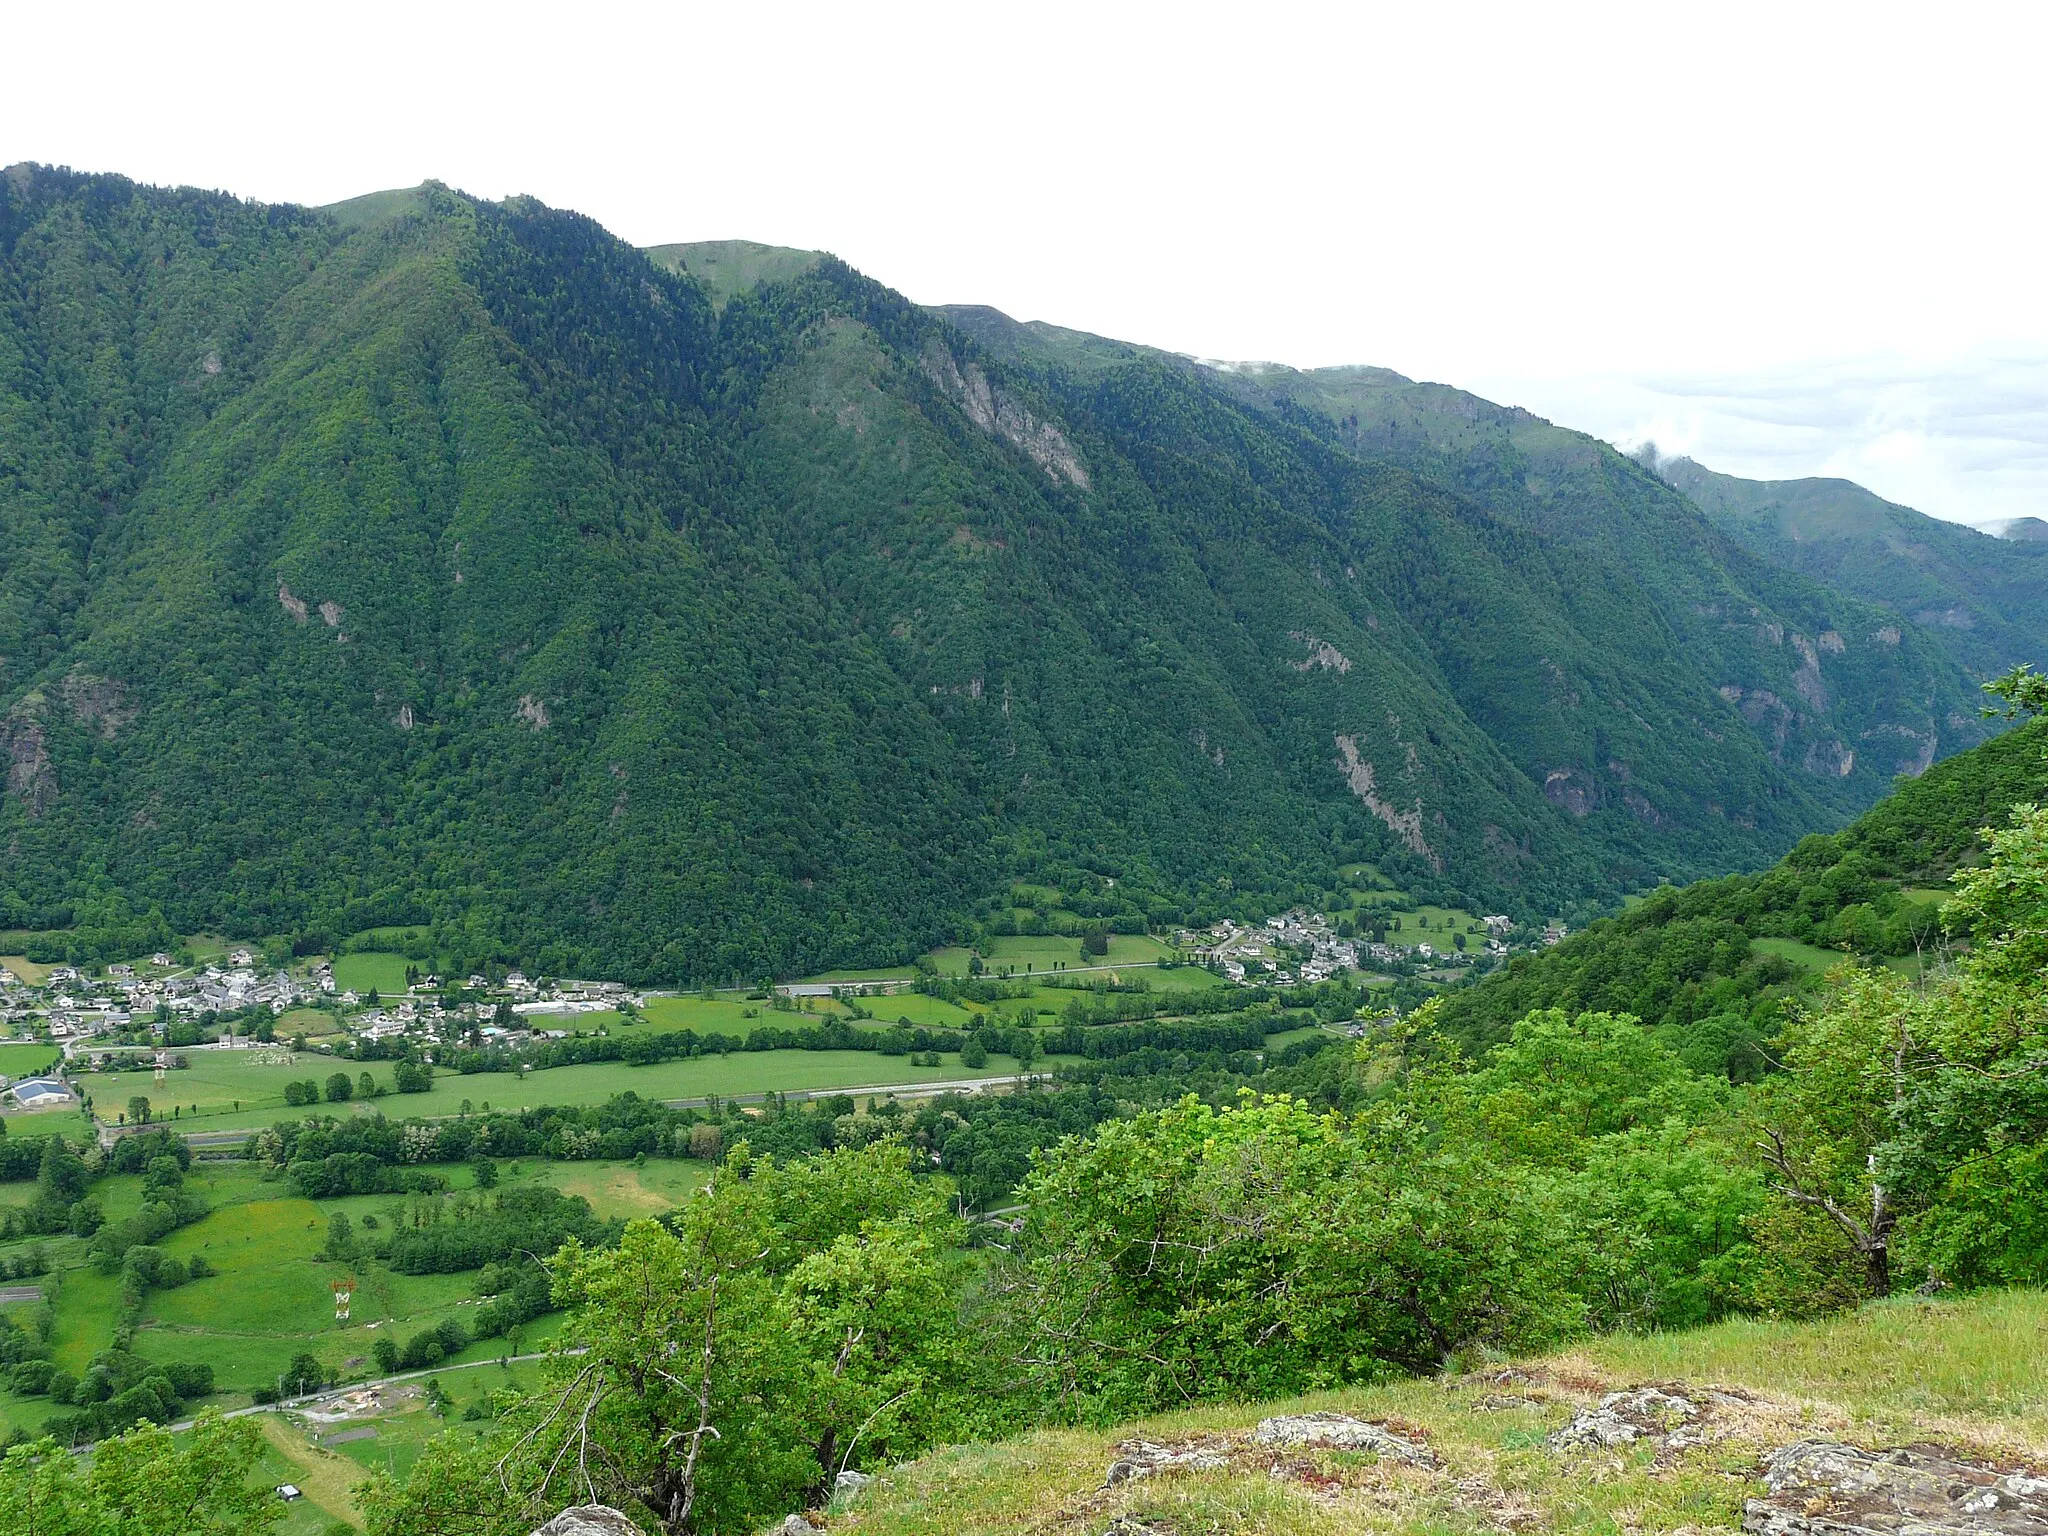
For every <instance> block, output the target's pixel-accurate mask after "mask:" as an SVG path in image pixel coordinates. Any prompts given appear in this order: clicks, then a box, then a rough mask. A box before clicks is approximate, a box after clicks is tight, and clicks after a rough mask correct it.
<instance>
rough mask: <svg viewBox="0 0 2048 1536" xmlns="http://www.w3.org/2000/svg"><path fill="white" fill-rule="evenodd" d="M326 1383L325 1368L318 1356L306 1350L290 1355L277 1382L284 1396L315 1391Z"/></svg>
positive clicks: (300, 1394) (295, 1395)
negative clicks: (289, 1359)
mask: <svg viewBox="0 0 2048 1536" xmlns="http://www.w3.org/2000/svg"><path fill="white" fill-rule="evenodd" d="M326 1383H327V1368H326V1367H325V1366H323V1365H322V1364H321V1363H320V1358H319V1356H317V1355H314V1354H312V1353H310V1352H308V1351H304V1350H302V1351H300V1352H299V1353H298V1354H296V1355H293V1356H292V1361H291V1364H290V1365H288V1366H286V1367H285V1369H284V1378H283V1380H282V1381H281V1382H280V1383H279V1385H280V1387H281V1388H282V1389H283V1392H284V1395H285V1396H286V1397H299V1396H302V1395H303V1394H305V1393H307V1392H317V1391H319V1390H320V1388H321V1387H323V1386H324V1385H326Z"/></svg>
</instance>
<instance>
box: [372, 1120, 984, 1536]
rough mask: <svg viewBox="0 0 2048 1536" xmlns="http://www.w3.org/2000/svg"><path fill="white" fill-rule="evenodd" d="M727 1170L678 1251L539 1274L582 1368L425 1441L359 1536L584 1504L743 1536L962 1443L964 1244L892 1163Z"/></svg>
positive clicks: (815, 1162)
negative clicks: (843, 1473)
mask: <svg viewBox="0 0 2048 1536" xmlns="http://www.w3.org/2000/svg"><path fill="white" fill-rule="evenodd" d="M732 1156H733V1158H734V1159H735V1161H734V1163H733V1164H732V1165H731V1167H732V1173H731V1174H730V1175H729V1176H728V1175H721V1177H720V1178H719V1179H717V1180H716V1181H714V1183H713V1185H712V1186H711V1187H710V1188H709V1189H708V1190H707V1191H706V1192H704V1193H703V1194H701V1195H699V1196H698V1197H696V1198H694V1199H692V1200H691V1201H689V1202H688V1203H687V1204H686V1205H684V1206H683V1207H682V1208H681V1209H680V1210H679V1211H678V1212H677V1213H675V1216H674V1217H673V1218H672V1220H673V1223H674V1226H675V1228H676V1230H675V1231H673V1232H672V1231H670V1230H669V1229H668V1228H667V1227H665V1226H663V1225H661V1224H659V1223H656V1222H652V1221H635V1222H632V1223H630V1224H629V1225H628V1226H627V1228H626V1231H625V1235H624V1237H623V1239H622V1240H621V1242H620V1244H619V1246H618V1247H617V1248H614V1249H603V1250H594V1249H587V1248H585V1247H583V1246H582V1245H581V1244H579V1243H570V1244H569V1245H567V1246H565V1247H564V1248H563V1249H562V1251H561V1252H560V1253H559V1254H557V1255H556V1257H555V1259H554V1263H553V1268H554V1271H555V1275H556V1282H555V1296H556V1299H557V1300H558V1301H560V1302H563V1303H565V1304H567V1305H569V1306H571V1307H572V1308H573V1309H574V1310H573V1314H572V1317H571V1319H570V1322H569V1324H568V1328H567V1332H566V1333H565V1335H564V1337H565V1341H570V1342H573V1343H574V1344H575V1345H577V1346H580V1347H581V1348H582V1349H583V1351H584V1353H582V1354H579V1355H573V1356H571V1355H564V1356H561V1357H559V1358H558V1359H557V1360H556V1362H555V1363H554V1364H553V1365H552V1366H551V1367H550V1368H549V1369H550V1372H551V1377H550V1380H549V1383H548V1385H547V1387H546V1388H545V1389H544V1390H543V1391H542V1392H540V1393H538V1394H536V1395H535V1396H534V1397H532V1398H530V1399H528V1400H527V1401H525V1402H522V1403H519V1404H517V1405H516V1406H514V1407H513V1408H511V1409H510V1410H509V1411H508V1412H507V1413H506V1414H505V1415H504V1416H503V1417H502V1418H501V1419H500V1421H499V1425H498V1427H497V1428H495V1429H494V1430H493V1431H492V1432H491V1433H490V1434H489V1435H488V1436H487V1437H486V1438H485V1440H484V1441H483V1442H482V1443H481V1444H480V1445H478V1446H477V1447H475V1448H474V1449H469V1448H465V1447H464V1446H462V1445H461V1444H460V1443H459V1442H453V1441H451V1442H443V1443H441V1444H439V1445H437V1447H436V1449H435V1451H434V1452H433V1453H430V1458H429V1461H428V1462H426V1463H424V1464H423V1465H424V1466H425V1468H426V1471H425V1475H422V1474H421V1473H415V1474H414V1476H413V1477H412V1478H411V1479H409V1480H408V1482H407V1484H406V1485H405V1487H404V1488H403V1489H402V1490H401V1489H395V1488H392V1487H390V1486H389V1485H385V1486H384V1487H382V1488H380V1489H376V1490H373V1491H372V1492H371V1494H370V1495H369V1497H368V1501H367V1507H368V1510H369V1512H370V1515H371V1529H372V1531H373V1532H376V1533H378V1536H412V1533H426V1532H434V1533H436V1536H441V1533H469V1532H486V1531H490V1532H496V1531H499V1530H505V1531H510V1530H513V1529H524V1528H525V1527H521V1526H519V1525H518V1521H519V1520H521V1519H529V1518H532V1517H536V1516H540V1515H542V1514H543V1513H544V1512H545V1511H547V1510H549V1509H550V1508H551V1507H559V1506H560V1505H561V1504H562V1503H567V1502H572V1501H576V1500H581V1499H584V1498H588V1497H592V1496H595V1497H600V1498H603V1499H606V1500H607V1501H609V1502H612V1503H614V1504H618V1505H620V1506H621V1507H625V1508H630V1509H638V1510H645V1511H647V1512H648V1513H649V1514H650V1515H651V1516H652V1517H653V1518H654V1520H655V1522H656V1523H657V1525H658V1527H659V1528H660V1529H661V1530H663V1531H666V1532H670V1533H675V1536H681V1533H684V1532H709V1531H720V1532H723V1531H744V1530H747V1529H751V1528H754V1527H756V1526H758V1525H759V1524H761V1523H762V1522H763V1521H764V1520H765V1519H766V1518H767V1517H768V1516H770V1515H772V1514H774V1513H777V1512H779V1511H782V1510H786V1509H788V1508H790V1507H791V1506H792V1505H801V1504H803V1503H805V1502H806V1501H807V1500H808V1499H809V1498H811V1497H814V1496H816V1495H818V1494H819V1493H821V1492H822V1491H824V1490H826V1489H829V1487H830V1485H831V1482H832V1478H833V1476H834V1474H835V1473H836V1472H837V1471H838V1470H839V1469H840V1468H841V1467H842V1466H845V1465H848V1464H850V1463H851V1461H852V1460H853V1459H854V1458H855V1457H857V1456H863V1455H871V1456H873V1457H875V1458H881V1459H890V1460H894V1459H898V1458H900V1457H902V1456H903V1455H906V1454H914V1453H915V1452H916V1451H917V1450H920V1449H922V1448H923V1447H924V1446H926V1445H928V1444H930V1443H931V1440H932V1437H933V1436H934V1434H935V1432H936V1428H937V1426H938V1425H940V1424H946V1425H949V1426H952V1427H954V1428H955V1429H957V1430H959V1431H961V1432H968V1431H970V1430H971V1429H972V1427H973V1426H974V1425H975V1424H976V1422H977V1407H976V1405H978V1404H981V1403H984V1402H986V1401H989V1400H991V1399H992V1398H993V1397H994V1395H995V1394H993V1393H992V1392H989V1391H987V1390H986V1389H985V1388H984V1387H983V1385H982V1383H981V1381H980V1379H979V1378H980V1375H981V1373H982V1371H983V1369H984V1367H983V1365H982V1363H981V1361H980V1360H979V1359H978V1358H977V1355H976V1352H975V1351H974V1350H972V1349H970V1348H969V1347H967V1345H966V1342H965V1340H964V1337H963V1335H962V1333H961V1331H960V1328H959V1325H958V1322H957V1317H958V1308H957V1307H956V1305H955V1304H954V1302H953V1293H952V1289H951V1287H952V1280H951V1278H950V1273H951V1272H950V1260H949V1255H951V1254H952V1253H953V1252H955V1251H956V1250H957V1249H958V1247H959V1244H960V1242H961V1241H962V1239H963V1236H964V1230H963V1228H962V1227H961V1224H960V1223H959V1222H958V1221H957V1220H956V1219H954V1218H953V1217H951V1216H950V1215H949V1214H948V1213H947V1212H946V1210H945V1208H944V1203H943V1198H942V1197H941V1195H940V1193H939V1191H938V1190H936V1189H935V1188H933V1187H931V1186H930V1185H928V1184H926V1183H924V1182H923V1181H921V1180H919V1179H918V1178H917V1177H916V1176H915V1175H914V1174H913V1172H912V1170H911V1167H910V1163H909V1159H908V1157H907V1155H906V1153H905V1151H904V1149H903V1148H902V1147H900V1146H876V1147H870V1148H865V1149H861V1150H859V1151H848V1150H841V1151H836V1152H829V1153H824V1154H821V1155H820V1156H818V1157H816V1158H812V1159H808V1160H805V1161H802V1162H794V1163H787V1164H778V1163H776V1162H774V1161H772V1160H767V1159H764V1160H762V1161H760V1162H753V1161H752V1160H751V1159H749V1158H748V1156H747V1153H746V1150H745V1148H744V1147H743V1146H742V1147H735V1148H734V1150H733V1154H732ZM982 1422H987V1420H986V1418H985V1417H984V1418H983V1420H982ZM501 1477H502V1479H503V1481H502V1482H501V1481H500V1479H501ZM508 1486H509V1489H510V1492H511V1497H510V1498H508V1497H507V1494H506V1489H507V1487H508ZM492 1521H500V1522H502V1523H500V1524H493V1523H491V1522H492ZM536 1523H537V1522H536Z"/></svg>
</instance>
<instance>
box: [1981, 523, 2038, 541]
mask: <svg viewBox="0 0 2048 1536" xmlns="http://www.w3.org/2000/svg"><path fill="white" fill-rule="evenodd" d="M1983 529H1984V532H1986V533H1988V534H1990V535H1991V536H1992V537H1993V538H1995V539H2015V540H2018V541H2020V542H2023V543H2028V544H2038V543H2042V542H2048V522H2043V521H2042V520H2041V519H2040V518H2038V517H2009V518H2006V519H2005V520H2004V521H2003V522H1997V523H1986V524H1984V525H1983Z"/></svg>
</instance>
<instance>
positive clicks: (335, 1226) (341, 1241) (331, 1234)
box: [327, 1211, 356, 1259]
mask: <svg viewBox="0 0 2048 1536" xmlns="http://www.w3.org/2000/svg"><path fill="white" fill-rule="evenodd" d="M355 1254H356V1234H355V1226H354V1224H353V1223H352V1222H351V1221H350V1220H349V1219H348V1212H347V1211H336V1212H335V1213H334V1214H333V1215H332V1216H329V1217H328V1218H327V1257H328V1258H330V1259H352V1258H354V1257H355Z"/></svg>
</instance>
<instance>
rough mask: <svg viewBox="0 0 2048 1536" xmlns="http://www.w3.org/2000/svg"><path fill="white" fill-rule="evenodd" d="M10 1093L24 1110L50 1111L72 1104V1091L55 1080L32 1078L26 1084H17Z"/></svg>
mask: <svg viewBox="0 0 2048 1536" xmlns="http://www.w3.org/2000/svg"><path fill="white" fill-rule="evenodd" d="M9 1091H10V1093H11V1094H12V1095H13V1098H14V1102H15V1103H17V1104H19V1105H20V1106H21V1107H22V1108H23V1109H49V1108H51V1107H52V1106H54V1105H57V1104H69V1103H70V1102H71V1090H70V1089H69V1088H67V1087H65V1086H64V1085H63V1084H62V1083H60V1082H58V1081H57V1080H56V1079H55V1078H49V1077H32V1078H30V1079H28V1080H27V1081H26V1082H21V1083H16V1084H15V1085H14V1087H13V1088H12V1089H11V1090H9Z"/></svg>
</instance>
